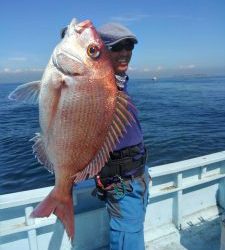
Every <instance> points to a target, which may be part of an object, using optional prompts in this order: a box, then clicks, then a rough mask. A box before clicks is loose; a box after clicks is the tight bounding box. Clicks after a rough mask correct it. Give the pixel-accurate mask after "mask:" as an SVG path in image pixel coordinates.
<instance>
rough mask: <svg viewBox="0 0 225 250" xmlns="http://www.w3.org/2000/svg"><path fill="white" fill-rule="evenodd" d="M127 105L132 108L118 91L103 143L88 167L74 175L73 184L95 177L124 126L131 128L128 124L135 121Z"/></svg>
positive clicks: (128, 101)
mask: <svg viewBox="0 0 225 250" xmlns="http://www.w3.org/2000/svg"><path fill="white" fill-rule="evenodd" d="M129 105H131V106H133V104H132V103H131V101H130V99H129V97H128V96H127V95H126V94H125V93H123V92H121V91H118V93H117V97H116V107H115V113H114V116H113V119H112V123H111V125H110V127H109V130H108V133H107V136H106V138H105V142H104V143H103V145H102V147H101V148H100V150H99V151H98V153H97V154H96V156H95V157H94V159H93V160H92V161H91V162H90V163H89V164H88V166H87V167H86V168H85V169H83V170H82V171H80V172H78V173H77V174H76V175H75V179H74V182H75V183H77V182H80V181H82V180H84V179H86V178H91V177H93V176H95V175H97V174H98V173H99V172H100V170H101V168H102V167H103V166H104V165H105V163H106V162H107V161H108V160H109V158H110V152H112V151H113V150H114V149H115V148H116V145H117V143H118V142H119V141H120V139H121V137H122V136H123V135H124V133H126V132H127V131H126V126H127V125H130V126H131V123H130V122H131V121H135V119H134V116H133V114H132V113H131V112H130V111H129V109H128V106H129Z"/></svg>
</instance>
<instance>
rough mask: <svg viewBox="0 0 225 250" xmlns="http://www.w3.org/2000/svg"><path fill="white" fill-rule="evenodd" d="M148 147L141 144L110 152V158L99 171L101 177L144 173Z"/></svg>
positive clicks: (124, 176) (131, 175) (123, 176)
mask: <svg viewBox="0 0 225 250" xmlns="http://www.w3.org/2000/svg"><path fill="white" fill-rule="evenodd" d="M145 162H146V149H145V147H144V146H142V145H141V144H138V145H135V146H132V147H127V148H124V149H122V150H119V151H115V152H113V153H111V154H110V160H109V161H108V162H107V163H106V165H105V166H104V167H103V168H102V170H101V172H100V173H99V176H100V178H101V179H102V178H109V177H114V176H121V177H122V178H123V179H124V178H130V177H136V176H138V175H141V174H142V173H144V165H145Z"/></svg>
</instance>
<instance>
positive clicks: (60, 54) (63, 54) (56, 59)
mask: <svg viewBox="0 0 225 250" xmlns="http://www.w3.org/2000/svg"><path fill="white" fill-rule="evenodd" d="M63 58H64V59H66V60H69V61H72V63H73V64H74V65H82V61H81V59H80V58H79V57H76V56H74V55H72V54H71V53H69V52H67V51H65V50H63V49H60V50H56V51H55V52H54V53H53V56H52V63H53V65H54V66H55V67H56V68H57V69H58V70H59V71H60V72H61V73H63V74H65V75H68V76H81V75H82V73H81V72H74V68H73V69H71V68H70V67H69V66H68V65H67V64H65V63H64V64H63V63H62V62H61V60H62V59H63Z"/></svg>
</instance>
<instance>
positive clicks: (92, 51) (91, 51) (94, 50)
mask: <svg viewBox="0 0 225 250" xmlns="http://www.w3.org/2000/svg"><path fill="white" fill-rule="evenodd" d="M87 54H88V56H90V57H91V58H93V59H97V58H98V57H99V56H100V49H99V47H98V46H96V45H94V44H90V45H89V46H88V48H87Z"/></svg>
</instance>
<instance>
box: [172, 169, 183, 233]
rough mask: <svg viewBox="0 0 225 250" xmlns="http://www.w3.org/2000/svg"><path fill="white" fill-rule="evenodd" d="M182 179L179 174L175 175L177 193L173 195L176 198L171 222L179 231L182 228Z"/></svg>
mask: <svg viewBox="0 0 225 250" xmlns="http://www.w3.org/2000/svg"><path fill="white" fill-rule="evenodd" d="M182 178H183V175H182V173H181V172H180V173H177V174H176V186H177V188H178V191H177V192H176V194H175V195H176V197H175V201H174V202H175V203H174V204H175V206H174V211H173V221H174V224H175V225H176V227H177V228H178V229H179V230H181V228H182V195H183V190H182Z"/></svg>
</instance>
